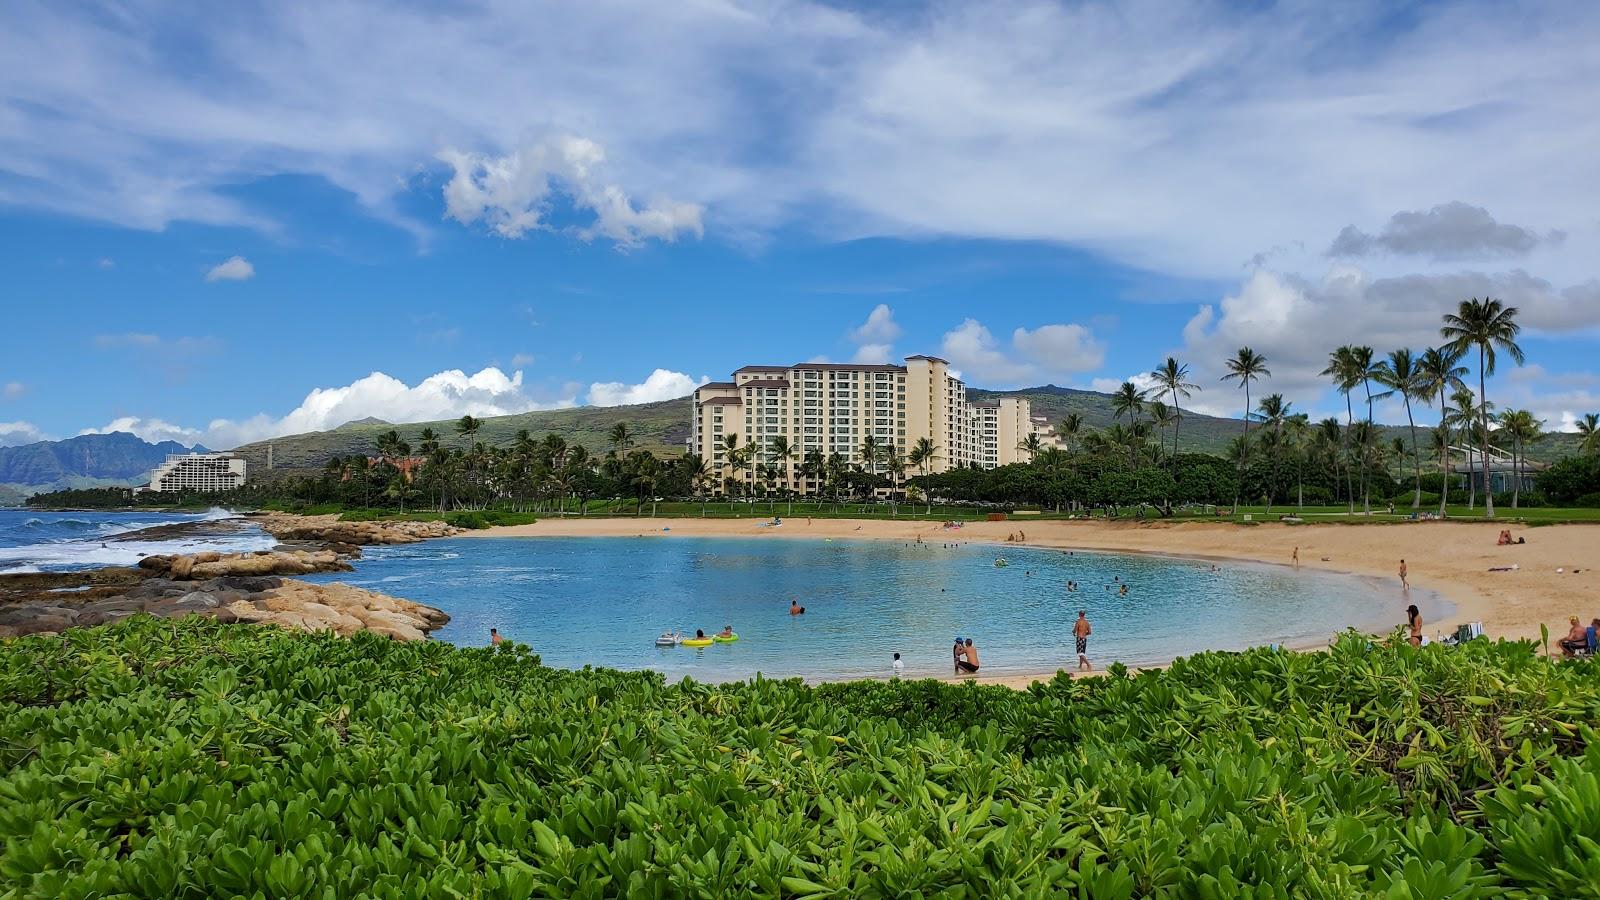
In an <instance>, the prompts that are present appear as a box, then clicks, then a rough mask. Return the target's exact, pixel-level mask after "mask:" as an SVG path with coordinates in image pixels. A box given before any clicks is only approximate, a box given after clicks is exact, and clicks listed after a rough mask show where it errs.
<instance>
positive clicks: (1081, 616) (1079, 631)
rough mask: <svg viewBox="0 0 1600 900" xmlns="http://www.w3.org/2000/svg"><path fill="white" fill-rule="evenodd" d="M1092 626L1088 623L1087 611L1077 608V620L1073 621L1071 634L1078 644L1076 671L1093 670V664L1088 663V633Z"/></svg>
mask: <svg viewBox="0 0 1600 900" xmlns="http://www.w3.org/2000/svg"><path fill="white" fill-rule="evenodd" d="M1093 631H1094V628H1093V627H1091V626H1090V625H1089V618H1088V613H1086V612H1085V611H1084V610H1081V609H1080V610H1078V621H1077V622H1075V623H1073V626H1072V636H1073V637H1075V638H1077V644H1078V671H1080V672H1093V671H1094V666H1092V665H1090V663H1089V635H1090V633H1092V632H1093Z"/></svg>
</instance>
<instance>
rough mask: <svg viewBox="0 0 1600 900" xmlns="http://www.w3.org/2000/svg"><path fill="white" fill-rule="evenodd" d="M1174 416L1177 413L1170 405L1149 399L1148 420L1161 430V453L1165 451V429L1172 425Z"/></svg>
mask: <svg viewBox="0 0 1600 900" xmlns="http://www.w3.org/2000/svg"><path fill="white" fill-rule="evenodd" d="M1176 417H1177V414H1176V413H1175V412H1173V410H1172V407H1170V406H1168V405H1167V404H1166V403H1165V402H1164V401H1161V400H1152V401H1150V421H1151V422H1153V423H1155V426H1156V428H1157V429H1159V430H1160V431H1161V452H1162V453H1166V452H1167V429H1168V428H1171V427H1172V423H1173V422H1174V421H1175V419H1176ZM1174 454H1176V445H1174Z"/></svg>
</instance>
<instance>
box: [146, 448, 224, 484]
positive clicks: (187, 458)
mask: <svg viewBox="0 0 1600 900" xmlns="http://www.w3.org/2000/svg"><path fill="white" fill-rule="evenodd" d="M243 484H244V460H243V459H240V458H239V457H237V456H234V455H232V454H230V453H180V454H173V455H172V456H169V457H167V461H166V462H164V463H162V464H161V465H160V466H158V467H157V468H156V470H155V471H154V472H152V473H150V486H149V487H147V488H145V489H144V490H147V491H155V492H157V493H180V492H189V493H207V494H209V493H218V492H221V491H231V490H233V489H234V488H237V487H240V486H242V485H243Z"/></svg>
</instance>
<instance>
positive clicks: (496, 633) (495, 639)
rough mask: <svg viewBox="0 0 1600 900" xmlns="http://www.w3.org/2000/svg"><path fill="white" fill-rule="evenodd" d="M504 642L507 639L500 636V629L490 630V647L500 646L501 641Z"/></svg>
mask: <svg viewBox="0 0 1600 900" xmlns="http://www.w3.org/2000/svg"><path fill="white" fill-rule="evenodd" d="M504 640H505V638H503V637H501V636H500V629H498V628H491V629H489V646H491V647H494V646H497V645H499V643H500V642H501V641H504Z"/></svg>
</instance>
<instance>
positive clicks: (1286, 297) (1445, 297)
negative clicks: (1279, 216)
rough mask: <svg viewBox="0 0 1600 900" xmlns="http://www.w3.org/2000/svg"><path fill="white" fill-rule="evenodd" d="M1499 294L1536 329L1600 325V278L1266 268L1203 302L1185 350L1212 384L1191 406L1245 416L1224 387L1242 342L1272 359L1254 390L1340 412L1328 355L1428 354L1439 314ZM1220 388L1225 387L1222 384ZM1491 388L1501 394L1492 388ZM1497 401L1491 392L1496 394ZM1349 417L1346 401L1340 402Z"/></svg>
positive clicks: (1199, 377)
mask: <svg viewBox="0 0 1600 900" xmlns="http://www.w3.org/2000/svg"><path fill="white" fill-rule="evenodd" d="M1484 296H1492V297H1498V298H1501V299H1502V300H1504V301H1505V302H1506V303H1507V304H1509V305H1513V306H1517V307H1519V308H1520V309H1521V310H1522V316H1521V321H1522V322H1523V323H1524V324H1525V325H1526V326H1527V327H1529V328H1530V329H1544V330H1547V331H1552V332H1556V331H1570V330H1574V329H1582V328H1593V327H1597V326H1600V282H1589V283H1586V284H1581V285H1577V286H1574V287H1572V288H1568V289H1565V290H1557V289H1556V288H1554V287H1553V286H1552V285H1551V284H1550V283H1549V282H1547V281H1545V280H1543V279H1539V278H1535V277H1533V276H1531V275H1529V274H1528V273H1526V272H1523V271H1521V270H1513V271H1510V272H1500V273H1492V274H1490V273H1482V272H1456V273H1450V274H1441V275H1421V274H1412V275H1404V276H1399V277H1377V276H1374V275H1372V274H1371V273H1369V272H1367V271H1366V270H1364V269H1361V268H1358V267H1355V266H1351V265H1344V264H1340V265H1335V266H1333V267H1332V268H1330V269H1329V270H1328V271H1327V273H1326V274H1325V275H1324V276H1323V277H1322V278H1321V279H1320V280H1309V279H1305V278H1301V277H1299V276H1296V275H1290V274H1285V273H1281V272H1272V271H1267V270H1257V271H1255V272H1254V273H1252V274H1251V275H1250V277H1249V278H1248V279H1246V280H1245V282H1244V283H1243V284H1242V285H1240V287H1239V288H1238V289H1237V290H1235V291H1234V292H1233V293H1231V294H1229V295H1227V296H1225V297H1223V298H1222V300H1221V301H1220V302H1219V303H1217V304H1207V305H1205V306H1202V307H1200V308H1199V310H1198V311H1197V312H1196V313H1195V315H1194V316H1193V317H1192V318H1191V319H1190V320H1189V322H1188V324H1187V325H1185V326H1184V329H1183V343H1184V347H1183V348H1182V349H1181V350H1179V351H1176V352H1177V353H1178V355H1179V356H1181V357H1182V358H1183V359H1184V361H1186V362H1188V363H1190V364H1191V365H1192V366H1193V368H1194V376H1195V377H1194V378H1193V379H1192V380H1193V381H1195V382H1196V383H1198V384H1200V385H1201V386H1202V387H1203V388H1205V393H1204V394H1196V395H1195V399H1194V400H1192V401H1190V405H1193V406H1194V407H1195V408H1197V409H1199V410H1200V411H1202V412H1208V413H1213V414H1219V415H1221V414H1229V415H1237V414H1238V412H1239V410H1238V409H1236V408H1234V407H1235V406H1236V404H1235V403H1234V402H1233V401H1234V400H1235V399H1236V398H1234V397H1232V396H1231V395H1232V394H1234V393H1238V392H1237V391H1236V390H1235V388H1234V387H1233V386H1232V385H1223V384H1222V383H1221V382H1219V380H1218V379H1220V377H1221V376H1222V374H1223V372H1224V370H1223V366H1222V363H1223V360H1224V359H1226V358H1228V357H1230V356H1232V355H1233V353H1234V352H1235V351H1236V350H1237V349H1238V348H1240V347H1246V346H1248V347H1250V348H1251V349H1253V350H1255V351H1256V352H1258V353H1261V354H1262V355H1264V356H1265V357H1266V358H1267V365H1268V368H1270V369H1271V370H1272V377H1271V378H1270V379H1268V380H1267V381H1265V382H1263V383H1261V384H1258V385H1257V386H1255V387H1253V388H1252V391H1251V393H1252V395H1259V394H1261V393H1266V392H1279V393H1282V394H1284V395H1285V397H1287V398H1289V399H1290V400H1295V401H1298V402H1299V403H1301V404H1302V408H1305V407H1307V406H1313V405H1315V404H1317V403H1319V402H1322V403H1323V404H1324V405H1323V406H1321V407H1318V408H1316V409H1312V410H1309V411H1313V412H1318V411H1320V412H1321V413H1322V414H1324V415H1326V414H1331V413H1333V412H1335V409H1334V408H1333V406H1332V405H1328V404H1327V392H1328V390H1329V384H1328V381H1327V379H1325V378H1324V377H1322V376H1321V375H1320V374H1319V373H1320V372H1321V370H1322V368H1323V367H1324V366H1325V365H1326V364H1327V356H1328V353H1329V351H1331V350H1332V349H1333V348H1335V347H1337V346H1340V345H1341V344H1364V345H1367V346H1371V347H1374V348H1376V349H1377V351H1378V352H1379V354H1383V353H1387V352H1388V351H1389V350H1390V349H1393V348H1396V347H1411V348H1413V349H1414V350H1418V351H1420V350H1422V349H1423V348H1426V347H1432V346H1437V345H1438V343H1439V321H1440V317H1441V316H1442V315H1443V314H1444V313H1445V312H1448V311H1454V309H1455V308H1456V305H1457V304H1458V303H1459V302H1460V301H1461V300H1462V299H1464V298H1467V297H1484ZM1215 388H1224V389H1223V390H1216V389H1215ZM1491 393H1492V392H1491ZM1491 399H1492V398H1491ZM1337 411H1338V412H1340V413H1343V411H1344V410H1343V403H1342V402H1340V403H1338V410H1337Z"/></svg>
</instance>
